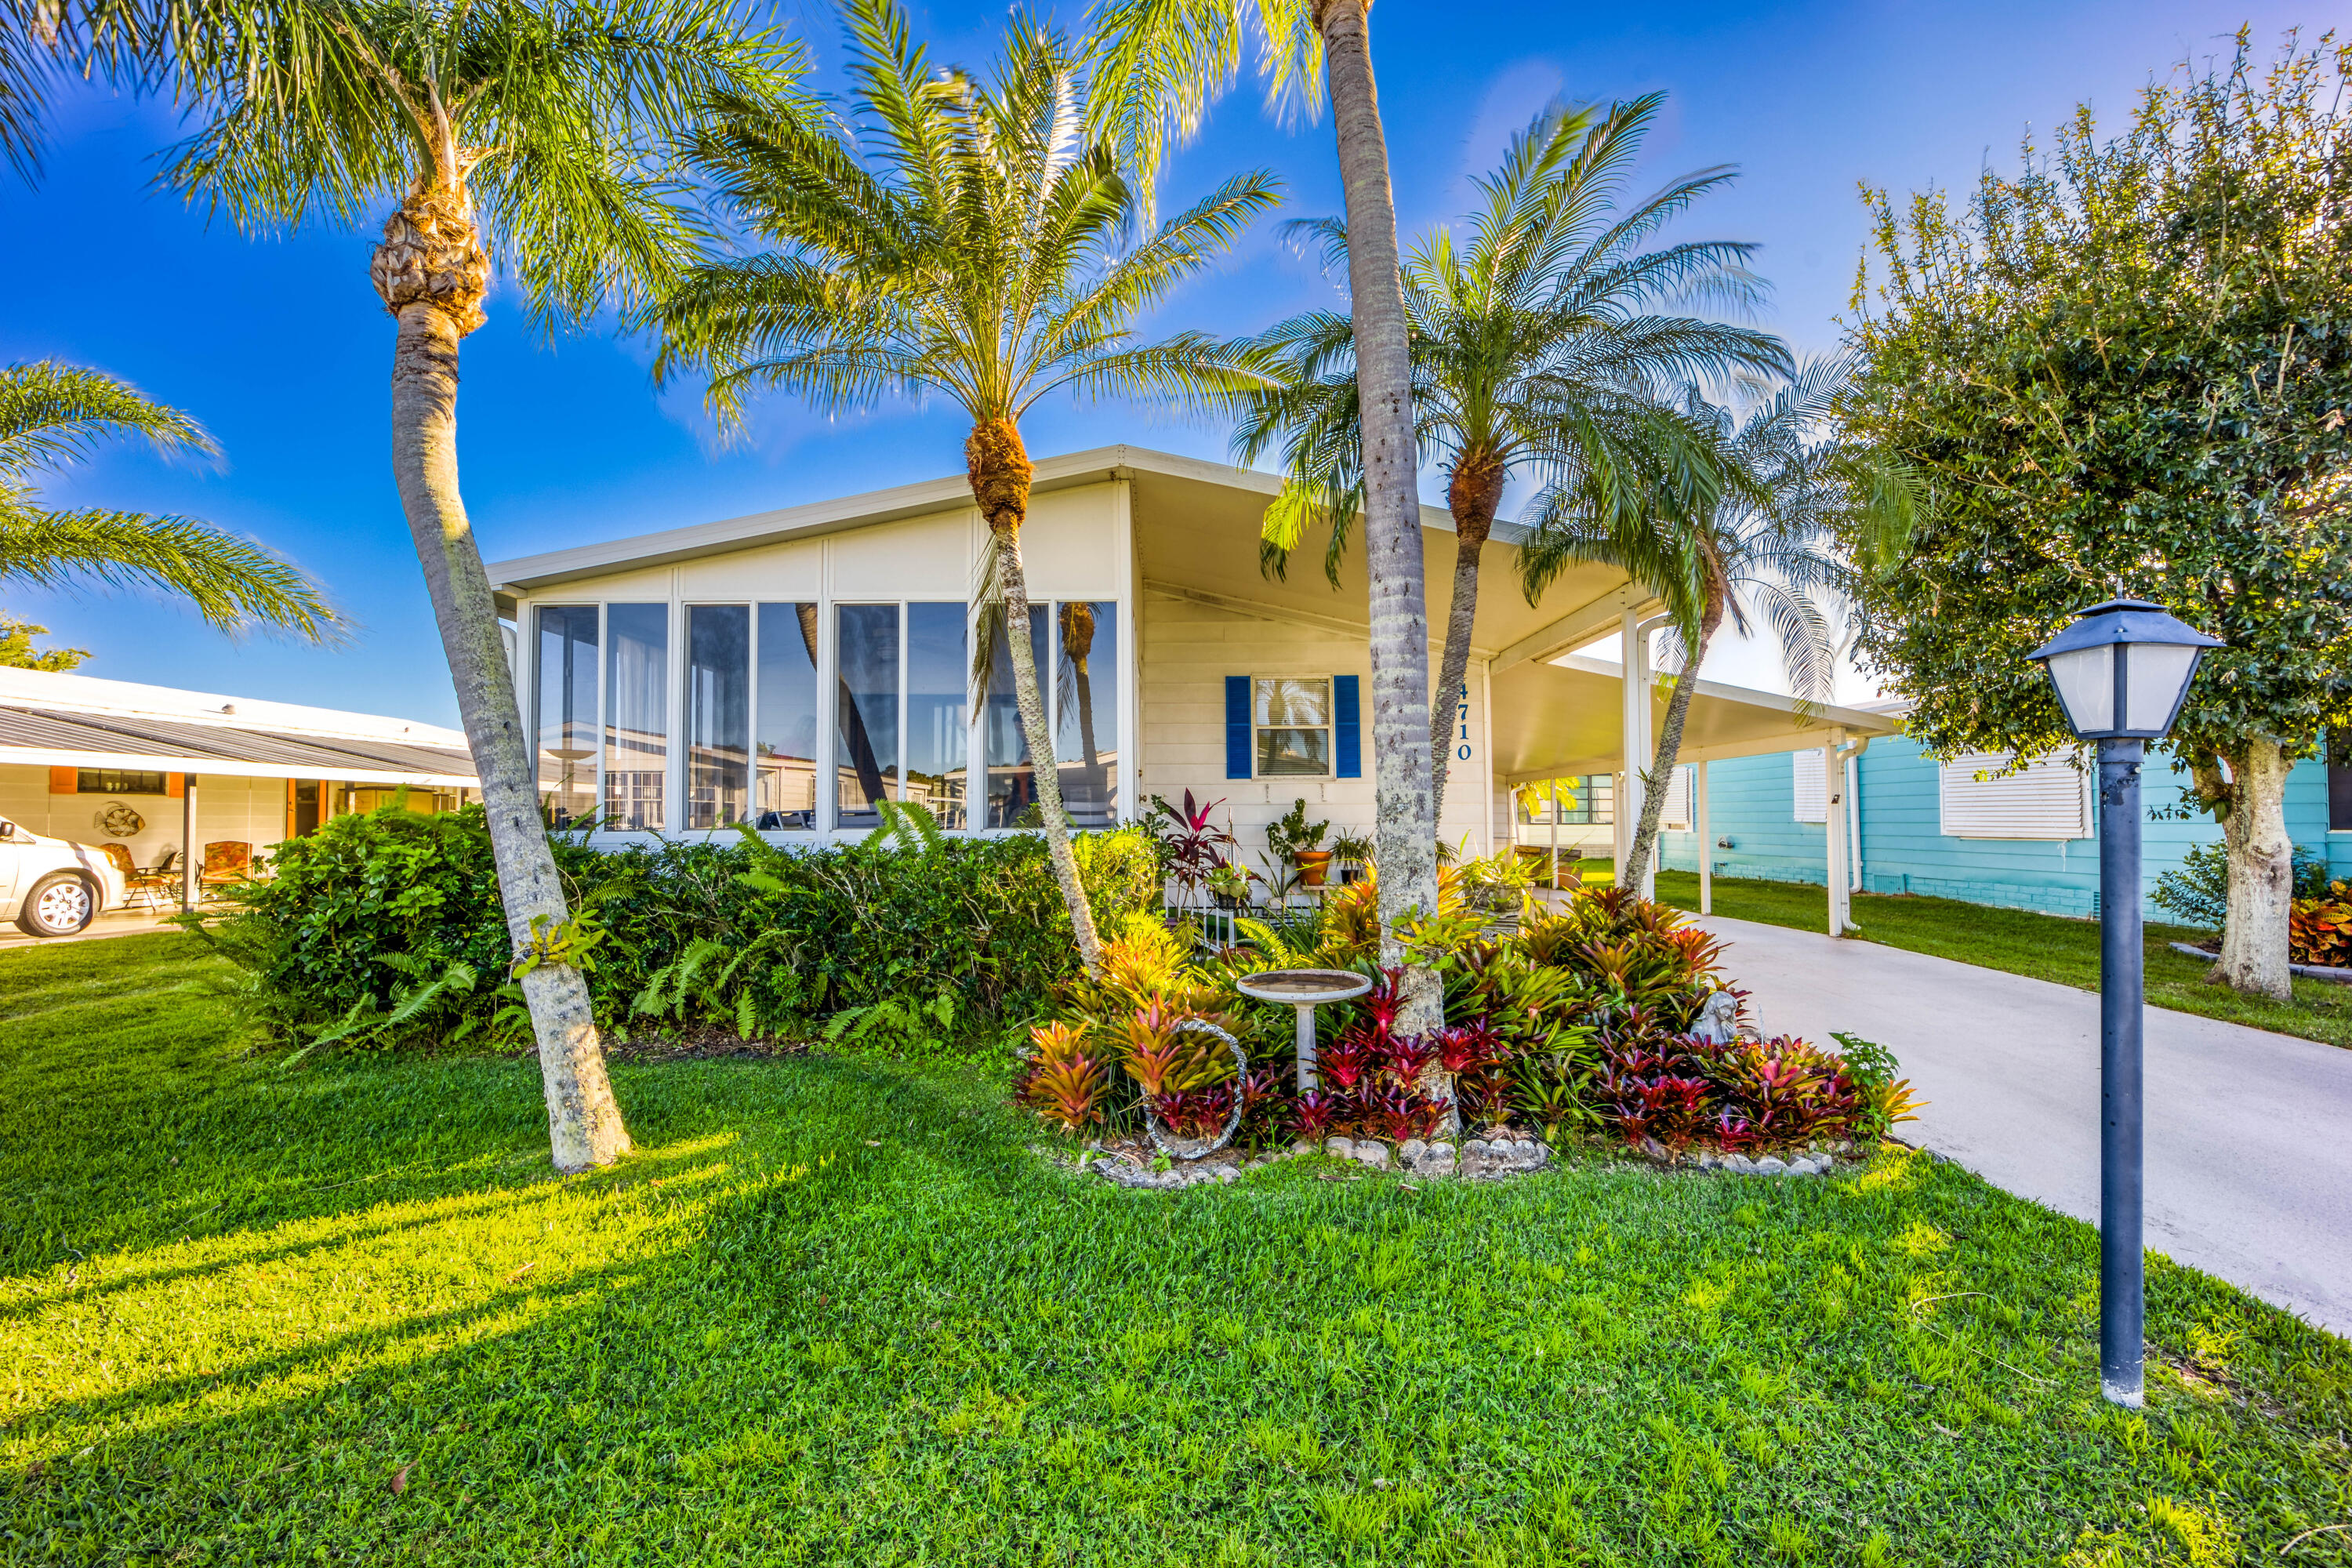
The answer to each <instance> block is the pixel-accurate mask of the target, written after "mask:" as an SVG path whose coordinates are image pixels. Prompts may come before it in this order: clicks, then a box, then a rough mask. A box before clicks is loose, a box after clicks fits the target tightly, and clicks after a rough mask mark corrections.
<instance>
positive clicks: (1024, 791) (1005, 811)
mask: <svg viewBox="0 0 2352 1568" xmlns="http://www.w3.org/2000/svg"><path fill="white" fill-rule="evenodd" d="M1045 646H1046V635H1045V605H1030V606H1029V647H1030V648H1031V650H1032V652H1033V654H1034V658H1036V661H1037V674H1038V679H1040V680H1041V681H1042V680H1043V679H1045V671H1046V670H1047V668H1050V667H1049V666H1048V665H1047V664H1046V662H1045ZM1041 695H1044V694H1042V693H1041ZM1046 700H1048V701H1050V700H1052V699H1051V697H1050V696H1047V697H1046ZM985 727H986V731H987V746H988V826H991V827H1036V826H1043V819H1042V818H1041V817H1040V816H1039V814H1038V813H1037V812H1036V811H1034V809H1032V808H1033V807H1034V806H1035V805H1036V804H1037V774H1036V770H1035V769H1034V768H1032V767H1031V766H1030V765H1029V737H1028V735H1027V734H1026V733H1025V732H1024V731H1023V730H1022V728H1021V704H1020V700H1019V699H1017V698H1016V697H1014V695H1013V650H1012V647H1011V646H1010V645H1009V644H1008V642H1007V641H1006V639H1005V636H1004V633H1003V630H1002V628H1000V629H999V630H998V631H997V633H996V636H995V637H994V638H993V639H992V647H991V648H990V650H989V660H988V715H987V720H986V725H985Z"/></svg>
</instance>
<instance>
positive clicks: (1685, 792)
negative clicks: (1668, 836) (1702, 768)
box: [1658, 768, 1691, 833]
mask: <svg viewBox="0 0 2352 1568" xmlns="http://www.w3.org/2000/svg"><path fill="white" fill-rule="evenodd" d="M1690 795H1691V780H1690V770H1689V769H1688V768H1676V769H1675V771H1674V775H1673V776H1672V777H1671V778H1669V779H1668V780H1667V781H1666V804H1665V809H1664V810H1663V811H1661V812H1660V813H1659V814H1658V826H1660V827H1662V828H1664V830H1665V831H1667V832H1669V833H1687V832H1689V831H1690V818H1691V810H1690Z"/></svg>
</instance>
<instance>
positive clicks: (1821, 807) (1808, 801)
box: [1790, 749, 1830, 823]
mask: <svg viewBox="0 0 2352 1568" xmlns="http://www.w3.org/2000/svg"><path fill="white" fill-rule="evenodd" d="M1790 759H1791V765H1792V766H1793V767H1794V769H1795V783H1796V791H1797V808H1796V813H1795V816H1796V820H1797V821H1799V822H1821V823H1826V822H1828V821H1829V819H1830V792H1829V788H1828V784H1829V773H1828V764H1827V763H1826V762H1825V761H1824V760H1823V758H1822V753H1821V752H1820V751H1819V750H1818V749H1816V750H1812V751H1805V752H1790Z"/></svg>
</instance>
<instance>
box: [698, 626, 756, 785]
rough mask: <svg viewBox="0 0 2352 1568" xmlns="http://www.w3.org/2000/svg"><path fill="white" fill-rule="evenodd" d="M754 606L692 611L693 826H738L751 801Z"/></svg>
mask: <svg viewBox="0 0 2352 1568" xmlns="http://www.w3.org/2000/svg"><path fill="white" fill-rule="evenodd" d="M750 804H751V606H750V605H688V606H687V611H686V826H688V827H690V828H696V829H709V828H713V827H731V826H734V825H735V824H736V823H738V822H740V821H742V820H743V817H744V815H745V811H746V809H747V807H748V806H749V805H750Z"/></svg>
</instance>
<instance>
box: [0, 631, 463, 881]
mask: <svg viewBox="0 0 2352 1568" xmlns="http://www.w3.org/2000/svg"><path fill="white" fill-rule="evenodd" d="M474 788H475V779H474V769H473V763H472V760H471V758H470V757H469V756H468V755H467V751H466V743H465V737H464V735H463V734H462V733H460V732H459V731H455V730H447V729H443V728H441V727H439V726H437V725H432V724H423V723H417V722H415V721H409V720H404V719H393V718H384V717H382V716H379V715H375V714H370V713H348V712H341V711H338V710H332V709H325V708H309V707H303V706H300V705H298V704H294V703H285V702H265V701H260V700H253V699H247V698H237V697H227V696H221V695H217V694H214V693H207V692H198V691H182V690H178V689H173V688H171V687H162V686H145V685H139V684H135V683H132V682H130V681H121V680H101V679H95V678H92V677H89V676H80V675H71V674H63V673H56V672H51V671H47V670H26V669H0V817H5V819H7V820H8V821H11V822H14V823H16V824H18V825H20V826H23V827H25V828H26V829H28V830H30V831H32V832H35V833H39V834H44V835H47V836H48V837H56V838H67V839H72V840H75V841H77V842H80V843H85V844H90V845H98V846H103V845H107V844H119V845H121V847H123V849H124V850H125V851H126V852H127V853H128V854H129V855H130V857H131V862H132V864H133V865H134V866H136V867H138V868H141V869H142V870H148V871H152V869H153V868H157V867H160V866H163V865H165V864H167V862H168V864H169V865H170V868H171V879H170V882H169V884H168V885H166V886H162V887H155V886H152V884H151V885H150V887H149V888H148V889H147V893H148V902H149V903H150V904H151V906H161V905H167V904H171V903H178V904H180V905H181V906H182V907H192V906H193V905H194V903H195V902H197V901H198V900H199V898H200V896H201V891H202V889H201V887H200V879H201V876H202V872H203V869H204V860H205V847H206V846H208V845H214V844H225V845H242V846H245V847H247V849H249V850H251V851H253V852H256V853H261V854H266V852H267V850H268V847H270V846H272V845H275V844H277V843H278V842H280V841H282V840H284V839H287V838H291V837H296V836H298V835H299V834H302V833H306V832H308V831H310V830H311V829H312V828H314V827H316V826H318V824H319V823H320V822H321V821H323V820H325V819H326V818H328V817H331V816H339V815H341V814H343V813H346V812H352V811H367V810H372V809H373V808H374V807H376V806H378V805H383V804H384V803H386V802H387V801H389V800H391V799H392V798H394V795H396V794H397V793H398V792H400V791H402V790H403V789H405V790H406V791H407V792H408V795H407V799H408V803H409V805H410V806H411V807H412V808H413V809H416V810H421V811H432V810H444V809H449V808H452V807H454V806H456V805H459V804H461V803H462V802H464V801H465V800H467V799H469V798H471V797H472V794H473V791H474ZM191 846H193V847H194V853H193V854H189V853H183V851H184V850H186V849H187V848H188V847H191Z"/></svg>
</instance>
